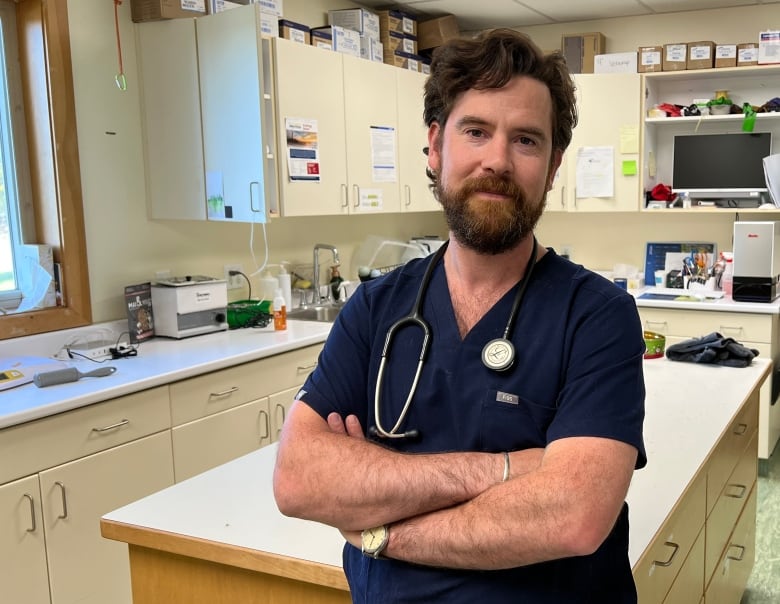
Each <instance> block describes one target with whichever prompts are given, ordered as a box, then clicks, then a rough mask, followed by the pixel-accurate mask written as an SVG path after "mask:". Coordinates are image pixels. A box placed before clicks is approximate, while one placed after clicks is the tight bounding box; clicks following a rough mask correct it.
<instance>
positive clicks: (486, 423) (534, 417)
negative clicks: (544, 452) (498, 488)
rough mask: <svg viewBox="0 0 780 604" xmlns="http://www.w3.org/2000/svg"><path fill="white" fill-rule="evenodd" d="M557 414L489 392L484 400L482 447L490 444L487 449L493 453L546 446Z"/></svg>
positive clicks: (502, 393)
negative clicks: (548, 432) (550, 427)
mask: <svg viewBox="0 0 780 604" xmlns="http://www.w3.org/2000/svg"><path fill="white" fill-rule="evenodd" d="M555 411H556V409H555V408H554V407H547V406H544V405H538V404H535V403H532V402H530V401H528V400H526V399H523V398H522V397H519V396H517V395H514V394H510V393H504V392H502V391H500V390H494V389H493V390H488V391H487V393H486V394H485V398H484V399H483V401H482V409H481V417H480V441H481V443H480V444H481V445H483V446H484V445H485V443H490V446H489V448H486V449H485V450H488V451H491V452H497V451H516V450H519V449H529V448H534V447H544V446H545V445H546V444H547V436H546V435H547V428H548V427H549V425H550V422H551V421H552V419H553V417H554V416H555Z"/></svg>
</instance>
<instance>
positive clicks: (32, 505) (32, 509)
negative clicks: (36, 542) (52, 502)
mask: <svg viewBox="0 0 780 604" xmlns="http://www.w3.org/2000/svg"><path fill="white" fill-rule="evenodd" d="M23 497H24V498H25V499H27V501H29V502H30V528H28V529H27V532H28V533H34V532H35V528H36V524H35V500H34V499H33V498H32V495H30V494H29V493H25V494H24V495H23Z"/></svg>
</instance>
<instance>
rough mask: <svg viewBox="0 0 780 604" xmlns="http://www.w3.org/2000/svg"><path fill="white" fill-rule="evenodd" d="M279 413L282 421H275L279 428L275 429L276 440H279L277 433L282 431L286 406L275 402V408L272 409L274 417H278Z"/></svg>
mask: <svg viewBox="0 0 780 604" xmlns="http://www.w3.org/2000/svg"><path fill="white" fill-rule="evenodd" d="M280 415H281V420H282V421H280V422H277V425H278V426H279V429H278V430H277V431H276V440H279V435H280V434H281V433H282V425H283V424H284V420H286V419H287V407H285V406H284V405H280V404H279V403H277V404H276V409H274V417H275V418H277V419H279V418H280Z"/></svg>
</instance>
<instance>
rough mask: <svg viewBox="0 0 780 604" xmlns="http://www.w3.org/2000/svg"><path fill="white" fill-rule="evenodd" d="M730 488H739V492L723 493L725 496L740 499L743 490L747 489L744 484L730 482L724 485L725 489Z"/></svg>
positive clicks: (742, 495) (743, 492) (743, 494)
mask: <svg viewBox="0 0 780 604" xmlns="http://www.w3.org/2000/svg"><path fill="white" fill-rule="evenodd" d="M730 488H734V489H739V493H724V495H725V496H726V497H731V498H732V499H742V498H743V497H744V496H745V491H747V487H746V486H745V485H744V484H730V485H727V486H726V490H728V489H730Z"/></svg>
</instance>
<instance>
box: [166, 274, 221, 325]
mask: <svg viewBox="0 0 780 604" xmlns="http://www.w3.org/2000/svg"><path fill="white" fill-rule="evenodd" d="M227 303H228V302H227V282H226V281H225V280H224V279H215V278H213V277H206V276H204V275H187V276H185V277H171V278H170V279H163V280H160V281H158V282H157V283H155V284H154V285H152V312H153V313H154V333H155V335H157V336H167V337H169V338H187V337H189V336H197V335H201V334H204V333H212V332H215V331H224V330H226V329H227V328H228V323H227Z"/></svg>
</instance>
